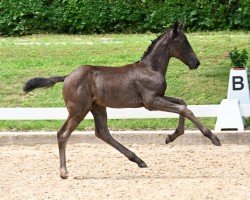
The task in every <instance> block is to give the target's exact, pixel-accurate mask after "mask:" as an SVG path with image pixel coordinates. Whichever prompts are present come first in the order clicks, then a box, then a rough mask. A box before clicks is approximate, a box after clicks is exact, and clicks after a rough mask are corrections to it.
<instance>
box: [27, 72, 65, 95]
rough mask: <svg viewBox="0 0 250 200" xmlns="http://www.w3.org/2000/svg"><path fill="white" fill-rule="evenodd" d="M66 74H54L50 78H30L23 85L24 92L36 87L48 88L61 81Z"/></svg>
mask: <svg viewBox="0 0 250 200" xmlns="http://www.w3.org/2000/svg"><path fill="white" fill-rule="evenodd" d="M66 77H67V76H56V77H51V78H39V77H38V78H32V79H30V80H28V81H27V82H26V83H25V84H24V87H23V91H24V92H30V91H32V90H34V89H36V88H49V87H52V86H54V85H55V84H56V83H58V82H63V81H64V79H65V78H66Z"/></svg>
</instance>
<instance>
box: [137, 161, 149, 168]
mask: <svg viewBox="0 0 250 200" xmlns="http://www.w3.org/2000/svg"><path fill="white" fill-rule="evenodd" d="M138 167H140V168H147V167H148V166H147V165H146V163H145V162H143V163H140V164H138Z"/></svg>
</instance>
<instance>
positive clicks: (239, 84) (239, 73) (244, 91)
mask: <svg viewBox="0 0 250 200" xmlns="http://www.w3.org/2000/svg"><path fill="white" fill-rule="evenodd" d="M227 99H238V100H239V102H240V104H249V103H250V92H249V82H248V70H247V68H246V69H231V70H230V76H229V84H228V91H227Z"/></svg>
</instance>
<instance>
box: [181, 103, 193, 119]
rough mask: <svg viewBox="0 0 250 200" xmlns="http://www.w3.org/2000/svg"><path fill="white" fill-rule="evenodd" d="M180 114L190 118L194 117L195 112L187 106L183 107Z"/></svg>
mask: <svg viewBox="0 0 250 200" xmlns="http://www.w3.org/2000/svg"><path fill="white" fill-rule="evenodd" d="M179 112H180V113H179V114H180V115H182V116H184V117H187V118H188V117H190V116H192V115H193V112H192V111H191V110H189V109H188V108H187V106H184V105H182V106H181V107H180V110H179Z"/></svg>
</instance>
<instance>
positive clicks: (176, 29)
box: [173, 21, 179, 35]
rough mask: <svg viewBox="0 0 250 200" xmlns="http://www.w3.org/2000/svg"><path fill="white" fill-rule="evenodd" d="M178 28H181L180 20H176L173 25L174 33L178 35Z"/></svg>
mask: <svg viewBox="0 0 250 200" xmlns="http://www.w3.org/2000/svg"><path fill="white" fill-rule="evenodd" d="M178 28H179V22H178V21H176V22H175V23H174V25H173V33H174V35H176V34H177V33H178Z"/></svg>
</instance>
